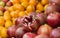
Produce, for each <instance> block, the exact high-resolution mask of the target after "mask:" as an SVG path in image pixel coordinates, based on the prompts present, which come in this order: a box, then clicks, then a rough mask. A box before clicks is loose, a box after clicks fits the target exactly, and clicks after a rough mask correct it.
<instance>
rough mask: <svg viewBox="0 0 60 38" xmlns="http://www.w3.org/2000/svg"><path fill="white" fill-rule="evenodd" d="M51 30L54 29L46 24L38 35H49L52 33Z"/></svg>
mask: <svg viewBox="0 0 60 38" xmlns="http://www.w3.org/2000/svg"><path fill="white" fill-rule="evenodd" d="M51 30H52V28H51V27H50V26H49V25H47V24H45V25H42V26H40V27H39V29H38V31H37V33H38V34H39V35H40V34H45V35H49V34H50V32H51Z"/></svg>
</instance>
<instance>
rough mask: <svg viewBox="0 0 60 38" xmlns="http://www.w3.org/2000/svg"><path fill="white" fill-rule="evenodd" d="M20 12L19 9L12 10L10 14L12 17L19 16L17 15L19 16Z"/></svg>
mask: <svg viewBox="0 0 60 38" xmlns="http://www.w3.org/2000/svg"><path fill="white" fill-rule="evenodd" d="M18 13H19V11H18V10H16V11H12V12H11V13H10V15H11V17H14V18H17V17H18Z"/></svg>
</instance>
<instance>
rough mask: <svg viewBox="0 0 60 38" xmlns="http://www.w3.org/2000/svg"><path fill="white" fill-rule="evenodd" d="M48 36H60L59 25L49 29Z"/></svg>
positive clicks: (58, 37) (59, 37)
mask: <svg viewBox="0 0 60 38" xmlns="http://www.w3.org/2000/svg"><path fill="white" fill-rule="evenodd" d="M50 38H60V27H59V28H55V29H53V30H52V31H51V33H50Z"/></svg>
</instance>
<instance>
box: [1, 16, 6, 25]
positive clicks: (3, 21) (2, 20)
mask: <svg viewBox="0 0 60 38" xmlns="http://www.w3.org/2000/svg"><path fill="white" fill-rule="evenodd" d="M4 24H5V20H4V18H3V17H2V16H1V17H0V26H3V25H4Z"/></svg>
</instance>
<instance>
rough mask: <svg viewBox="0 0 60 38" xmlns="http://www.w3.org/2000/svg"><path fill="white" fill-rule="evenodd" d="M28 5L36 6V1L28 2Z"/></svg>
mask: <svg viewBox="0 0 60 38" xmlns="http://www.w3.org/2000/svg"><path fill="white" fill-rule="evenodd" d="M29 4H30V5H34V6H36V5H37V0H30V1H29Z"/></svg>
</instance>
